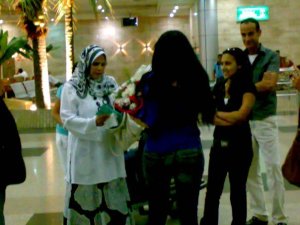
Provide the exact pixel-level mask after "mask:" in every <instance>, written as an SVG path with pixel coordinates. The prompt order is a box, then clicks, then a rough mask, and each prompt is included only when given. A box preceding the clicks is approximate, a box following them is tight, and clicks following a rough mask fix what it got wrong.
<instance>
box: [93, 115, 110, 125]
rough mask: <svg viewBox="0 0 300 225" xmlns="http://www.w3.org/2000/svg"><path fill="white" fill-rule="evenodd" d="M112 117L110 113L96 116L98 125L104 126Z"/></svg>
mask: <svg viewBox="0 0 300 225" xmlns="http://www.w3.org/2000/svg"><path fill="white" fill-rule="evenodd" d="M109 117H110V115H109V114H102V115H97V116H96V126H103V125H104V123H105V121H106V120H107V119H108V118H109Z"/></svg>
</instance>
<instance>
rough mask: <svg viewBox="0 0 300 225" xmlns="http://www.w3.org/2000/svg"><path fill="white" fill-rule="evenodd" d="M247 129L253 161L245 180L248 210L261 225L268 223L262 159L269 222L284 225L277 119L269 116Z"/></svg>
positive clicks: (252, 122)
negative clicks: (267, 195) (249, 129)
mask: <svg viewBox="0 0 300 225" xmlns="http://www.w3.org/2000/svg"><path fill="white" fill-rule="evenodd" d="M250 125H251V132H252V142H253V159H252V164H251V167H250V171H249V175H248V180H247V190H248V192H249V194H250V207H251V210H252V211H253V214H254V216H255V217H257V218H259V219H261V220H264V221H267V220H268V211H267V207H266V202H265V196H264V187H263V182H262V176H261V168H260V156H262V157H263V162H264V164H265V168H266V174H267V184H268V189H269V194H270V198H271V200H272V214H271V216H272V221H273V223H274V224H277V223H280V222H282V223H287V217H286V215H285V212H284V192H285V189H284V182H283V177H282V173H281V160H280V154H279V142H278V127H277V117H276V116H270V117H267V118H265V119H263V120H254V121H250Z"/></svg>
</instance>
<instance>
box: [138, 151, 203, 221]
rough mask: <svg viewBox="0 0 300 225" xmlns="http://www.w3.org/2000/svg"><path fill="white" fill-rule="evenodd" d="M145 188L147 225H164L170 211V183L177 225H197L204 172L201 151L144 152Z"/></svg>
mask: <svg viewBox="0 0 300 225" xmlns="http://www.w3.org/2000/svg"><path fill="white" fill-rule="evenodd" d="M143 159H144V172H145V176H146V181H147V188H148V194H149V196H148V200H149V223H148V224H149V225H165V223H166V220H167V215H168V209H170V205H169V204H170V201H169V197H170V181H171V179H172V178H174V180H175V191H176V194H175V199H176V203H177V208H178V213H179V215H178V216H179V220H180V224H181V225H197V224H198V218H197V206H198V196H199V190H200V184H201V179H202V174H203V169H204V157H203V152H202V150H201V149H183V150H177V151H176V152H173V153H168V154H158V153H149V152H145V153H144V158H143Z"/></svg>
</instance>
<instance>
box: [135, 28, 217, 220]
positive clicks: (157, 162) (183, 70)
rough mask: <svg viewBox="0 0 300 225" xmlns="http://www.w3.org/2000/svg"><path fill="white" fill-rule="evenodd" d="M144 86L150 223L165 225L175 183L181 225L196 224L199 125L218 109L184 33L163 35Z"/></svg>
mask: <svg viewBox="0 0 300 225" xmlns="http://www.w3.org/2000/svg"><path fill="white" fill-rule="evenodd" d="M140 87H141V92H142V96H143V99H144V107H143V109H142V110H141V112H140V113H139V116H140V118H141V119H142V121H144V122H145V123H146V124H147V125H148V126H149V128H148V129H147V131H146V133H147V139H146V142H145V145H144V158H143V159H144V171H145V176H146V181H147V185H148V193H149V196H148V198H149V224H150V225H164V224H165V223H166V219H167V214H168V209H169V196H170V181H171V179H172V178H174V181H175V189H176V203H177V208H178V213H179V214H178V215H179V220H180V223H181V224H182V225H184V224H186V225H196V224H198V223H197V205H198V196H199V190H200V184H201V178H202V174H203V168H204V158H203V152H202V145H201V140H200V130H199V128H198V122H199V118H200V120H201V122H202V123H205V124H209V123H212V122H213V118H214V114H215V107H214V101H213V98H212V94H211V91H210V87H209V79H208V75H207V73H206V71H205V70H204V69H203V67H202V65H201V63H200V62H199V60H198V58H197V56H196V54H195V53H194V50H193V48H192V46H191V44H190V43H189V41H188V39H187V38H186V36H185V35H184V34H183V33H182V32H180V31H175V30H173V31H168V32H165V33H164V34H162V35H161V36H160V38H159V39H158V41H157V43H156V44H155V49H154V54H153V59H152V71H150V72H149V73H147V74H145V75H144V76H143V77H142V80H141V82H140Z"/></svg>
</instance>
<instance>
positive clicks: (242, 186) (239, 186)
mask: <svg viewBox="0 0 300 225" xmlns="http://www.w3.org/2000/svg"><path fill="white" fill-rule="evenodd" d="M249 140H250V143H249V141H247V142H240V143H241V144H239V143H234V144H229V145H228V146H226V147H221V142H218V141H214V144H213V147H212V148H211V152H210V158H209V168H208V181H207V192H206V198H205V205H204V215H203V218H202V219H201V223H200V224H201V225H218V218H219V204H220V197H221V194H222V192H223V187H224V182H225V178H226V176H227V174H228V176H229V182H230V202H231V208H232V223H231V225H245V223H246V219H247V197H246V181H247V177H248V172H249V168H250V165H251V161H252V156H253V152H252V145H251V139H249ZM242 143H243V144H242ZM247 143H248V144H247ZM225 144H226V143H225Z"/></svg>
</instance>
